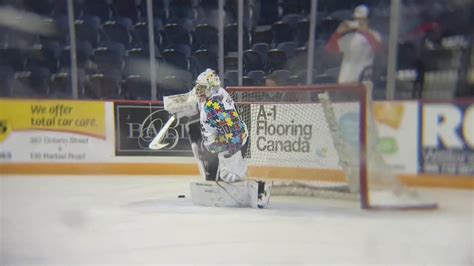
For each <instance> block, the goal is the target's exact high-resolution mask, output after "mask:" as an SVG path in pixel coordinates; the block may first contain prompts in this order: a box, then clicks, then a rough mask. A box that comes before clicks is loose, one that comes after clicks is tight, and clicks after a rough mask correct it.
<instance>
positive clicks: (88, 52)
mask: <svg viewBox="0 0 474 266" xmlns="http://www.w3.org/2000/svg"><path fill="white" fill-rule="evenodd" d="M70 49H71V47H70V46H66V47H64V49H63V50H62V51H61V54H60V56H59V69H60V70H68V69H71V52H70ZM93 55H94V49H93V48H92V45H91V44H90V43H89V42H78V43H76V59H77V65H78V67H80V68H86V67H87V66H88V64H89V63H90V62H91V60H92V57H93Z"/></svg>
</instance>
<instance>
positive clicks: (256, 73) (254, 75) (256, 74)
mask: <svg viewBox="0 0 474 266" xmlns="http://www.w3.org/2000/svg"><path fill="white" fill-rule="evenodd" d="M247 77H249V78H251V79H253V83H254V84H255V85H256V86H263V85H265V72H264V71H263V70H253V71H249V72H248V73H247Z"/></svg>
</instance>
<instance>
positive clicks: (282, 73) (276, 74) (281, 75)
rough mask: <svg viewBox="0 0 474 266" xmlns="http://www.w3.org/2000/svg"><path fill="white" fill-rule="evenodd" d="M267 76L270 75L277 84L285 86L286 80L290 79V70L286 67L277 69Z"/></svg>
mask: <svg viewBox="0 0 474 266" xmlns="http://www.w3.org/2000/svg"><path fill="white" fill-rule="evenodd" d="M269 76H271V77H272V79H273V80H274V81H275V82H276V84H278V85H279V86H286V85H288V81H289V79H290V71H288V70H286V69H279V70H275V71H273V72H272V73H271V74H270V75H269Z"/></svg>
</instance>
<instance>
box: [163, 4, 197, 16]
mask: <svg viewBox="0 0 474 266" xmlns="http://www.w3.org/2000/svg"><path fill="white" fill-rule="evenodd" d="M168 8H169V16H168V18H169V19H176V18H178V19H179V18H195V17H196V16H197V11H195V10H194V7H193V0H171V1H170V2H169V7H168Z"/></svg>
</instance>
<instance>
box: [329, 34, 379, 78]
mask: <svg viewBox="0 0 474 266" xmlns="http://www.w3.org/2000/svg"><path fill="white" fill-rule="evenodd" d="M367 34H372V36H373V37H374V38H375V40H376V41H378V42H379V43H380V42H381V40H382V38H381V37H380V34H378V33H377V32H374V31H371V32H370V33H367ZM338 45H339V50H340V51H341V52H342V53H343V57H342V64H341V70H340V72H339V79H338V82H339V83H350V82H358V81H359V76H360V74H361V73H362V70H364V68H366V67H368V66H371V65H372V64H373V62H374V58H375V51H374V49H373V47H372V45H371V44H370V42H369V40H368V39H367V37H366V36H364V34H362V33H360V32H350V33H346V34H344V35H343V36H341V37H340V38H339V39H338Z"/></svg>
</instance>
